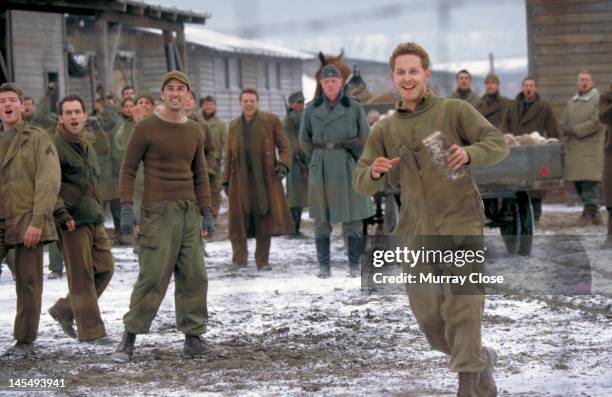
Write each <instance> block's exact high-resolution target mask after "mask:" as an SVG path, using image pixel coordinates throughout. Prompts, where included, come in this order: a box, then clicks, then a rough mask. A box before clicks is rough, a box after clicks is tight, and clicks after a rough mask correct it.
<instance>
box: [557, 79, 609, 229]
mask: <svg viewBox="0 0 612 397" xmlns="http://www.w3.org/2000/svg"><path fill="white" fill-rule="evenodd" d="M576 87H577V92H576V95H574V96H573V97H572V98H571V99H570V100H569V101H567V105H566V108H565V111H564V112H563V115H562V116H561V131H562V132H563V135H564V138H565V139H564V140H565V179H566V180H567V181H570V182H574V186H575V188H576V193H578V196H579V197H580V201H582V204H583V206H584V210H583V211H582V216H581V218H580V220H579V222H580V223H581V224H584V225H590V224H594V225H601V224H602V221H601V217H600V216H599V182H601V176H602V172H603V157H604V155H603V145H604V139H605V130H604V128H603V126H602V125H601V123H600V122H599V91H598V90H597V88H594V87H593V78H592V77H591V75H590V73H588V72H581V73H579V74H578V82H577V83H576Z"/></svg>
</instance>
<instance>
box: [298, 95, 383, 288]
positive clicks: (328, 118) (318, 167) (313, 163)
mask: <svg viewBox="0 0 612 397" xmlns="http://www.w3.org/2000/svg"><path fill="white" fill-rule="evenodd" d="M340 95H341V96H340V97H339V98H338V100H337V103H336V104H335V105H334V106H333V107H332V106H331V105H332V104H330V103H329V100H328V99H327V98H326V97H325V95H322V96H320V97H319V98H317V99H316V100H314V101H312V102H310V103H308V105H307V106H306V109H305V111H304V116H303V118H302V124H301V126H300V145H301V147H302V149H303V150H304V152H305V153H306V156H307V157H308V158H309V159H310V160H309V163H308V205H309V213H310V218H313V219H314V220H315V244H316V247H317V257H318V259H319V268H320V275H321V276H323V277H325V276H326V275H328V274H329V269H330V255H329V249H330V234H331V231H332V225H333V224H335V223H341V224H342V229H343V232H344V235H345V236H346V238H347V242H348V257H349V265H350V269H351V273H353V274H354V275H356V272H357V271H358V269H359V265H360V257H361V247H362V238H363V220H364V219H366V218H368V217H370V216H372V215H373V214H374V209H373V208H372V204H371V201H370V198H368V197H362V196H360V195H359V194H357V193H355V192H354V191H353V189H352V186H351V179H352V175H353V172H354V170H355V167H356V166H357V158H359V155H360V151H361V149H362V148H363V145H364V143H365V141H366V139H367V137H368V133H369V131H370V127H369V124H368V120H367V118H366V115H365V113H364V111H363V107H362V106H361V104H360V103H359V101H357V100H356V99H354V98H351V97H347V96H342V94H340Z"/></svg>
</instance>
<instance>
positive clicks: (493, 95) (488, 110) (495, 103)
mask: <svg viewBox="0 0 612 397" xmlns="http://www.w3.org/2000/svg"><path fill="white" fill-rule="evenodd" d="M485 91H486V92H485V94H484V95H483V96H482V98H480V104H479V105H478V107H477V109H478V111H479V112H480V114H482V115H483V116H484V117H485V118H486V119H487V120H488V121H489V123H491V124H493V126H494V127H496V128H498V129H499V128H501V124H502V121H503V116H504V112H505V111H506V108H507V107H508V106H509V105H510V104H511V103H512V100H510V99H509V98H506V97H503V96H501V94H500V92H499V77H498V76H497V75H496V74H495V73H489V74H488V75H487V77H485Z"/></svg>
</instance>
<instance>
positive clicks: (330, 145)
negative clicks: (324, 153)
mask: <svg viewBox="0 0 612 397" xmlns="http://www.w3.org/2000/svg"><path fill="white" fill-rule="evenodd" d="M312 145H313V146H314V148H315V149H323V150H334V149H344V147H343V146H342V143H341V142H316V143H313V144H312Z"/></svg>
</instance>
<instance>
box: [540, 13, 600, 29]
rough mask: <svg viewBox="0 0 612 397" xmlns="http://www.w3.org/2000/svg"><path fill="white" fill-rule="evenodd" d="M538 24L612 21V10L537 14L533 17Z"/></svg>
mask: <svg viewBox="0 0 612 397" xmlns="http://www.w3.org/2000/svg"><path fill="white" fill-rule="evenodd" d="M533 22H534V23H535V24H536V25H538V26H539V25H560V24H567V23H579V24H588V23H598V22H612V12H597V13H591V12H589V13H580V14H561V15H537V16H534V17H533Z"/></svg>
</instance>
